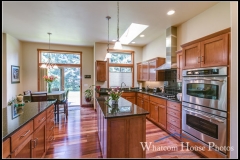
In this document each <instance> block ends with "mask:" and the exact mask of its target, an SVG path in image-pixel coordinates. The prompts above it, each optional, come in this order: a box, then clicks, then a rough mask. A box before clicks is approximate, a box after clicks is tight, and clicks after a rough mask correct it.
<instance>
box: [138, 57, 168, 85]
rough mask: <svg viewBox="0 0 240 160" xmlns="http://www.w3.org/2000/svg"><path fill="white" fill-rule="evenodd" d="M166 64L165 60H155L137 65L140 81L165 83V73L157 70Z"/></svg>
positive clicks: (158, 58)
mask: <svg viewBox="0 0 240 160" xmlns="http://www.w3.org/2000/svg"><path fill="white" fill-rule="evenodd" d="M164 63H165V58H160V57H157V58H153V59H150V60H148V61H144V62H140V63H137V80H138V81H164V72H162V71H156V68H157V67H159V66H161V65H163V64H164Z"/></svg>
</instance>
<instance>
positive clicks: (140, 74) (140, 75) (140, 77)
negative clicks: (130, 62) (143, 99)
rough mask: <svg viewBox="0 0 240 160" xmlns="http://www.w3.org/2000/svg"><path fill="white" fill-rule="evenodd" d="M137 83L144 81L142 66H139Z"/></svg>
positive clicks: (139, 64)
mask: <svg viewBox="0 0 240 160" xmlns="http://www.w3.org/2000/svg"><path fill="white" fill-rule="evenodd" d="M137 81H142V64H141V63H138V64H137Z"/></svg>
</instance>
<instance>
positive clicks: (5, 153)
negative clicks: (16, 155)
mask: <svg viewBox="0 0 240 160" xmlns="http://www.w3.org/2000/svg"><path fill="white" fill-rule="evenodd" d="M10 153H11V151H10V138H8V139H7V140H5V141H4V142H3V144H2V158H10V157H11V156H10Z"/></svg>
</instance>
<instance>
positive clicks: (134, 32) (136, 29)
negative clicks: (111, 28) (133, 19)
mask: <svg viewBox="0 0 240 160" xmlns="http://www.w3.org/2000/svg"><path fill="white" fill-rule="evenodd" d="M147 27H148V25H143V24H137V23H132V24H131V25H130V26H129V27H128V29H127V30H126V31H125V33H124V34H123V35H122V36H121V38H120V39H119V40H120V42H121V43H122V44H129V43H130V42H131V41H132V40H133V39H134V38H136V37H137V36H138V35H139V34H140V33H142V32H143V31H144V30H145V29H146V28H147Z"/></svg>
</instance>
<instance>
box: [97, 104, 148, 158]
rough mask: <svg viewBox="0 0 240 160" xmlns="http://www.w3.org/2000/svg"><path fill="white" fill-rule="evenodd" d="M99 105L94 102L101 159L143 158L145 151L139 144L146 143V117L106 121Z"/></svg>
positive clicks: (129, 117)
mask: <svg viewBox="0 0 240 160" xmlns="http://www.w3.org/2000/svg"><path fill="white" fill-rule="evenodd" d="M99 103H100V102H99ZM99 103H98V101H97V100H96V104H97V125H98V138H99V142H100V147H101V152H102V156H103V158H145V157H146V151H143V149H142V147H141V144H140V143H139V142H146V115H139V116H127V117H113V118H107V119H106V118H105V116H104V114H103V113H102V110H101V108H100V105H99ZM136 133H137V134H136Z"/></svg>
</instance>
